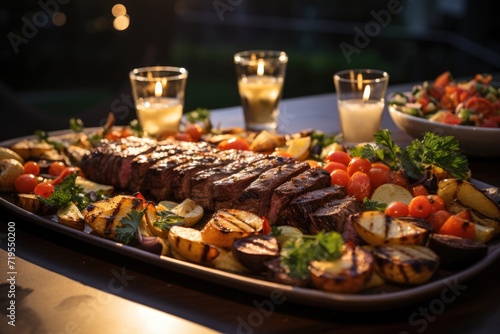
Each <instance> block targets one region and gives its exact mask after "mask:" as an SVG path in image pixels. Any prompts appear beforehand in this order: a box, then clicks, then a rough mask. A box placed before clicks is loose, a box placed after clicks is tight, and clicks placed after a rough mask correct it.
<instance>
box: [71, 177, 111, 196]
mask: <svg viewBox="0 0 500 334" xmlns="http://www.w3.org/2000/svg"><path fill="white" fill-rule="evenodd" d="M75 184H76V185H77V186H80V187H82V192H84V193H90V192H92V191H93V192H101V193H102V194H103V195H111V193H112V192H113V189H114V188H113V186H108V185H104V184H99V183H97V182H94V181H90V180H88V179H85V178H83V177H81V176H77V177H76V180H75Z"/></svg>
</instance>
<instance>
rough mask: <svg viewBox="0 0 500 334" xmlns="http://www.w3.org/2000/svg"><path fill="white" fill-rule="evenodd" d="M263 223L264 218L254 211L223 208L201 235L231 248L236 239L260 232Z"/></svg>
mask: <svg viewBox="0 0 500 334" xmlns="http://www.w3.org/2000/svg"><path fill="white" fill-rule="evenodd" d="M263 224H264V221H263V219H262V218H261V217H259V216H257V215H256V214H254V213H252V212H248V211H244V210H238V209H221V210H219V211H217V212H216V213H215V214H214V215H213V216H212V218H211V219H210V220H209V221H208V223H207V224H206V225H205V227H204V228H203V230H202V231H201V235H202V237H203V241H205V242H207V243H209V244H212V245H215V246H217V247H221V248H231V247H232V246H233V243H234V241H235V240H236V239H240V238H243V237H246V236H248V235H250V234H255V233H258V232H260V231H261V230H262V226H263Z"/></svg>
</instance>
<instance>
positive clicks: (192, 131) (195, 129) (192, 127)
mask: <svg viewBox="0 0 500 334" xmlns="http://www.w3.org/2000/svg"><path fill="white" fill-rule="evenodd" d="M185 132H186V133H187V134H188V135H189V136H191V138H192V139H193V140H194V141H200V139H201V134H202V133H203V129H202V128H201V126H200V125H198V124H193V123H189V124H188V125H187V126H186V130H185Z"/></svg>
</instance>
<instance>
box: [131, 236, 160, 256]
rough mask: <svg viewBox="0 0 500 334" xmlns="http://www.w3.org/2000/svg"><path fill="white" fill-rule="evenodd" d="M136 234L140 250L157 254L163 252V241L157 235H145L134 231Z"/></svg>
mask: <svg viewBox="0 0 500 334" xmlns="http://www.w3.org/2000/svg"><path fill="white" fill-rule="evenodd" d="M136 236H137V241H138V242H139V244H140V247H141V249H142V250H145V251H146V252H150V253H153V254H158V255H160V254H162V253H163V243H162V240H161V239H160V238H159V237H156V236H147V235H144V234H142V233H136Z"/></svg>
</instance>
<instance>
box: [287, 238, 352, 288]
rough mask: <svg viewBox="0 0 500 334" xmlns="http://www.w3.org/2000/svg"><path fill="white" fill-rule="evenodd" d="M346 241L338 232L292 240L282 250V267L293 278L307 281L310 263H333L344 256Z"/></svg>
mask: <svg viewBox="0 0 500 334" xmlns="http://www.w3.org/2000/svg"><path fill="white" fill-rule="evenodd" d="M343 244H344V241H343V240H342V236H341V235H340V234H339V233H337V232H323V231H322V232H319V233H318V234H316V235H304V236H302V237H301V238H294V239H290V240H288V241H287V242H285V244H284V245H283V249H282V250H281V265H282V266H283V267H284V268H285V270H286V271H287V272H288V274H289V275H290V276H292V277H295V278H299V279H305V278H307V277H308V275H309V263H310V262H311V261H314V260H318V261H321V260H326V261H331V260H335V259H338V258H340V256H341V255H342V248H343Z"/></svg>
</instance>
